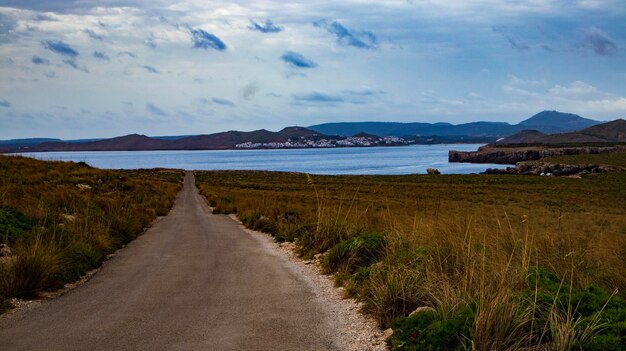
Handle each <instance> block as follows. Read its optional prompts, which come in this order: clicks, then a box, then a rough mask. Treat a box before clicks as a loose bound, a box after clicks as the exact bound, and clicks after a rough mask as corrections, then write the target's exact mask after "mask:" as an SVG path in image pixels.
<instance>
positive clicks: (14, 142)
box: [0, 138, 61, 151]
mask: <svg viewBox="0 0 626 351" xmlns="http://www.w3.org/2000/svg"><path fill="white" fill-rule="evenodd" d="M51 141H61V139H51V138H29V139H11V140H0V151H2V150H14V149H24V148H31V147H33V146H37V145H39V144H41V143H45V142H51Z"/></svg>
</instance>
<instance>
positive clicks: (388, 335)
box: [383, 328, 393, 340]
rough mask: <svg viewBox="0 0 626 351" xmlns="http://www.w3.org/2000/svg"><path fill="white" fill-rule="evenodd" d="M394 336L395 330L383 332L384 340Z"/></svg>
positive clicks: (389, 329)
mask: <svg viewBox="0 0 626 351" xmlns="http://www.w3.org/2000/svg"><path fill="white" fill-rule="evenodd" d="M392 335H393V329H391V328H388V329H385V331H384V332H383V339H385V340H387V339H389V338H390V337H391V336H392Z"/></svg>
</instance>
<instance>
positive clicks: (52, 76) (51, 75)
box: [44, 70, 57, 78]
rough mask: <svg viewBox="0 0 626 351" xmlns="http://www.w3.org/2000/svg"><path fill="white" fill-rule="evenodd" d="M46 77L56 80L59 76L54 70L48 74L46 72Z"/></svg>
mask: <svg viewBox="0 0 626 351" xmlns="http://www.w3.org/2000/svg"><path fill="white" fill-rule="evenodd" d="M44 76H46V77H48V78H54V77H56V76H57V74H56V72H55V71H52V70H51V71H47V72H45V73H44Z"/></svg>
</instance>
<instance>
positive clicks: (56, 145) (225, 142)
mask: <svg viewBox="0 0 626 351" xmlns="http://www.w3.org/2000/svg"><path fill="white" fill-rule="evenodd" d="M303 137H306V138H309V139H316V138H318V139H321V138H323V137H328V138H332V137H329V136H324V135H321V134H320V133H318V132H315V131H312V130H309V129H306V128H302V127H287V128H285V129H283V130H281V131H279V132H270V131H268V130H265V129H260V130H255V131H252V132H239V131H229V132H222V133H215V134H209V135H194V136H188V137H182V138H168V139H162V138H161V139H157V138H151V137H147V136H145V135H139V134H130V135H125V136H121V137H116V138H111V139H102V140H97V141H89V142H45V143H42V144H40V145H38V146H36V147H32V148H30V149H29V151H33V152H37V151H138V150H219V149H233V148H235V146H236V145H237V144H241V143H245V142H252V143H271V142H284V141H287V140H288V139H299V138H303Z"/></svg>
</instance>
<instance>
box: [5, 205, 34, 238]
mask: <svg viewBox="0 0 626 351" xmlns="http://www.w3.org/2000/svg"><path fill="white" fill-rule="evenodd" d="M33 224H34V223H33V220H32V219H30V218H28V217H26V216H25V215H24V214H22V213H21V212H19V211H18V210H16V209H15V208H13V207H10V206H0V243H12V242H15V241H16V240H17V239H18V238H19V237H20V236H22V235H24V234H25V233H26V232H29V231H30V230H31V229H32V228H33Z"/></svg>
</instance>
